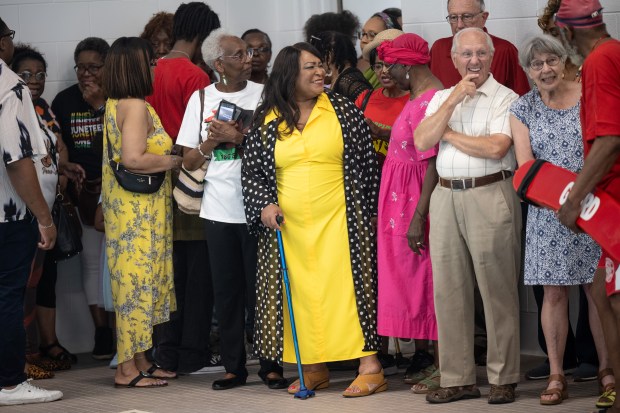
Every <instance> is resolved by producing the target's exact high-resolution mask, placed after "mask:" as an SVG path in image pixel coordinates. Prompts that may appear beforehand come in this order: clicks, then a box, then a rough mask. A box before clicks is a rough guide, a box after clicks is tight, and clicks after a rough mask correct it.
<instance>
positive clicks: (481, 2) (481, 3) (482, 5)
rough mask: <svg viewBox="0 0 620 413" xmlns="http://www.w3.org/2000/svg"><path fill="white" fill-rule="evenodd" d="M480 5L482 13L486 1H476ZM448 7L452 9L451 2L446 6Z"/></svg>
mask: <svg viewBox="0 0 620 413" xmlns="http://www.w3.org/2000/svg"><path fill="white" fill-rule="evenodd" d="M476 1H477V2H478V3H479V4H480V12H483V11H484V0H476ZM446 7H450V0H448V4H446Z"/></svg>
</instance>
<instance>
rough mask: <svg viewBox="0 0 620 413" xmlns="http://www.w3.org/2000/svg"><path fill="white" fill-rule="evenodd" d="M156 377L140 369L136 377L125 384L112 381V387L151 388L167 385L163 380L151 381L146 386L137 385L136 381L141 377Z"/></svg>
mask: <svg viewBox="0 0 620 413" xmlns="http://www.w3.org/2000/svg"><path fill="white" fill-rule="evenodd" d="M155 378H156V377H152V376H150V375H148V374H146V373H144V372H143V371H141V372H140V373H139V374H138V375H137V376H136V377H134V378H133V380H131V381H130V382H129V383H127V384H121V383H116V382H114V387H126V388H136V389H151V388H154V387H165V386H167V385H168V383H166V382H163V383H161V384H157V383H153V384H149V385H147V386H137V384H138V382H139V381H140V380H142V379H155ZM158 380H161V379H158Z"/></svg>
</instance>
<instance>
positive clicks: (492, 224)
mask: <svg viewBox="0 0 620 413" xmlns="http://www.w3.org/2000/svg"><path fill="white" fill-rule="evenodd" d="M493 52H494V49H493V43H492V40H491V38H490V37H489V35H488V34H486V33H485V32H484V31H483V30H482V29H479V28H466V29H463V30H461V31H459V32H458V33H457V34H456V35H455V36H454V44H453V47H452V61H453V63H454V65H455V66H456V68H457V69H458V71H459V73H460V74H461V77H462V80H461V81H460V82H459V83H458V84H457V85H456V86H454V87H452V88H450V89H446V90H443V91H441V92H438V93H437V94H436V95H435V96H434V97H433V99H432V100H431V102H430V103H429V105H428V108H427V111H426V118H425V120H424V121H422V123H421V124H420V126H418V128H417V130H416V131H415V135H414V141H415V145H416V147H417V148H418V149H419V150H422V151H424V150H427V149H429V148H431V147H432V146H434V145H436V144H437V143H439V154H438V156H437V172H438V174H439V177H440V178H439V185H437V187H436V188H435V190H434V191H433V194H432V197H431V203H430V211H431V214H430V216H431V223H430V228H431V229H430V251H431V261H432V263H433V283H434V286H435V293H434V295H435V312H436V314H437V326H438V332H439V342H440V343H442V350H441V352H440V353H439V360H440V361H439V368H440V371H441V388H440V389H439V390H436V391H431V392H429V393H428V394H427V397H426V400H427V401H429V402H431V403H446V402H452V401H456V400H460V399H465V398H475V397H480V390H478V388H477V387H476V369H475V363H474V334H473V330H474V313H473V308H474V284H475V283H476V282H477V284H478V286H479V288H480V294H481V297H482V301H483V304H484V312H485V316H486V327H487V333H488V336H489V340H488V349H487V351H488V353H487V373H488V378H489V382H490V383H491V392H490V394H489V403H491V404H499V403H511V402H513V401H514V398H515V388H516V383H517V382H518V381H519V302H518V294H517V282H518V278H519V267H520V256H521V254H520V249H521V212H520V207H519V201H518V199H517V197H516V194H515V191H514V189H513V188H512V174H513V171H514V167H515V157H514V152H513V149H512V137H511V130H510V125H509V121H508V119H509V113H508V109H509V107H510V105H511V103H512V102H513V101H515V100H516V99H517V97H518V96H517V94H516V93H514V92H513V91H512V90H510V89H509V88H507V87H505V86H503V85H501V84H500V83H499V82H497V80H495V79H494V78H493V75H492V74H491V73H490V68H491V62H492V60H493Z"/></svg>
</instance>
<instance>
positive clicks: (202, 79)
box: [146, 58, 211, 142]
mask: <svg viewBox="0 0 620 413" xmlns="http://www.w3.org/2000/svg"><path fill="white" fill-rule="evenodd" d="M210 83H211V81H210V80H209V76H208V75H207V74H206V73H205V72H204V71H203V70H202V69H201V68H199V67H198V66H196V65H195V64H193V63H192V62H190V61H189V60H188V59H185V58H177V59H164V58H162V59H159V60H158V61H157V66H156V67H155V83H154V85H153V94H152V95H151V96H148V97H147V98H146V101H147V102H149V103H150V104H151V106H153V108H154V109H155V112H157V114H158V115H159V118H160V119H161V123H162V125H163V126H164V129H165V130H166V132H167V133H168V135H170V137H171V138H172V141H173V142H174V141H176V140H177V135H178V134H179V129H180V128H181V122H182V121H183V114H184V113H185V107H186V106H187V102H188V101H189V98H190V96H192V93H194V92H195V91H197V90H198V89H203V88H205V87H207V86H209V84H210Z"/></svg>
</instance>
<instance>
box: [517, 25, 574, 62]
mask: <svg viewBox="0 0 620 413" xmlns="http://www.w3.org/2000/svg"><path fill="white" fill-rule="evenodd" d="M536 53H549V54H554V55H556V56H558V57H559V58H560V59H561V60H562V63H564V62H565V61H566V57H567V56H568V52H567V51H566V48H565V47H564V46H563V45H562V43H561V42H560V41H559V40H558V39H556V38H555V37H553V36H549V35H548V34H539V35H536V36H534V37H532V38H531V39H529V40H527V41H526V42H525V43H524V44H523V45H522V46H521V48H520V50H519V64H520V65H521V67H522V68H523V70H525V71H527V70H528V69H529V67H530V63H532V60H534V55H535V54H536Z"/></svg>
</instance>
